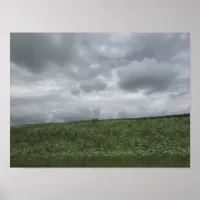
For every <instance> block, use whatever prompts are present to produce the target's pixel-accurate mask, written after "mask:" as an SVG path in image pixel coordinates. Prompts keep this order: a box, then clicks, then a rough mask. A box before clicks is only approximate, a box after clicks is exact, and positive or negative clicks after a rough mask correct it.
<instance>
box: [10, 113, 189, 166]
mask: <svg viewBox="0 0 200 200" xmlns="http://www.w3.org/2000/svg"><path fill="white" fill-rule="evenodd" d="M10 136H11V138H10V144H11V149H10V166H11V167H190V116H189V115H182V116H167V117H157V118H141V119H126V120H123V119H116V120H98V119H93V120H91V121H82V122H71V123H51V124H35V125H25V126H18V127H17V126H15V127H11V135H10Z"/></svg>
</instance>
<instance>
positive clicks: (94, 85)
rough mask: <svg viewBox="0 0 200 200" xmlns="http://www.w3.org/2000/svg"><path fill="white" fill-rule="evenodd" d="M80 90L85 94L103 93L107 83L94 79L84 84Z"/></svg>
mask: <svg viewBox="0 0 200 200" xmlns="http://www.w3.org/2000/svg"><path fill="white" fill-rule="evenodd" d="M80 88H81V89H82V90H83V91H84V92H92V91H101V90H105V88H106V83H105V82H104V81H102V80H101V79H99V78H95V79H92V80H91V81H87V82H83V83H82V84H81V85H80Z"/></svg>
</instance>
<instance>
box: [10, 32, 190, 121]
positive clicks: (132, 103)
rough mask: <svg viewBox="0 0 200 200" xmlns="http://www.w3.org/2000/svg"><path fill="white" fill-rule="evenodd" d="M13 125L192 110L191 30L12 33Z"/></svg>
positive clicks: (11, 102)
mask: <svg viewBox="0 0 200 200" xmlns="http://www.w3.org/2000/svg"><path fill="white" fill-rule="evenodd" d="M10 42H11V45H10V47H11V48H10V62H11V63H10V75H11V99H10V105H11V125H19V124H30V123H44V122H64V121H76V120H85V119H92V118H101V119H107V118H118V117H142V116H156V115H165V114H170V113H172V114H174V113H175V114H176V113H182V112H189V111H190V38H189V34H187V33H141V34H139V33H138V34H137V33H127V34H125V33H124V34H122V33H113V34H111V33H109V34H106V33H105V34H100V33H99V34H98V33H60V34H59V33H57V34H54V33H48V34H47V33H43V34H42V33H11V37H10Z"/></svg>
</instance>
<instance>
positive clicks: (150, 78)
mask: <svg viewBox="0 0 200 200" xmlns="http://www.w3.org/2000/svg"><path fill="white" fill-rule="evenodd" d="M178 75H179V72H178V71H177V70H176V69H173V66H171V65H170V64H167V63H162V64H158V63H157V61H156V60H154V59H151V60H149V59H146V58H145V60H144V61H143V62H142V63H141V62H137V61H134V62H132V63H131V64H129V65H127V66H125V67H121V68H119V69H118V76H119V79H120V80H119V86H120V88H121V89H124V90H128V91H132V92H134V91H135V92H137V91H139V90H144V91H145V92H147V93H148V94H151V93H154V92H160V91H161V92H163V91H166V90H167V89H168V88H169V86H171V85H173V84H174V81H175V80H176V78H177V76H178Z"/></svg>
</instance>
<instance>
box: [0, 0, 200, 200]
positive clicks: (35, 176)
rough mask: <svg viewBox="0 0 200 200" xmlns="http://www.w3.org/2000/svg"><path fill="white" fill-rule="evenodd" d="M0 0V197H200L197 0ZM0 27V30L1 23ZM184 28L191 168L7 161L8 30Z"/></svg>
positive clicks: (126, 199)
mask: <svg viewBox="0 0 200 200" xmlns="http://www.w3.org/2000/svg"><path fill="white" fill-rule="evenodd" d="M1 4H2V5H0V23H1V26H0V27H1V33H0V44H1V45H0V50H1V51H0V52H1V54H0V58H1V59H0V61H1V65H0V66H1V73H0V87H1V89H0V91H1V92H0V112H1V115H0V128H1V130H0V199H3V200H4V199H9V200H10V199H11V200H18V199H20V200H27V199H28V200H35V199H37V200H45V199H48V200H53V199H70V200H73V199H81V200H84V199H87V200H90V199H91V200H98V199H104V200H106V199H109V200H111V199H113V200H118V199H120V200H121V199H124V200H129V199H131V200H132V199H137V200H143V199H148V200H151V199H152V200H157V199H158V200H169V199H170V200H188V199H192V200H197V199H200V189H199V186H200V172H199V169H200V162H199V160H200V159H199V158H200V154H199V153H200V145H199V141H200V140H199V139H200V133H199V129H198V122H199V118H198V113H199V112H198V111H199V109H198V106H197V104H198V102H200V96H199V95H198V91H199V86H198V85H200V83H199V74H198V71H199V70H198V69H199V65H200V63H199V52H200V50H198V47H199V46H200V44H199V35H200V31H199V29H198V27H199V26H198V22H199V21H198V19H199V8H200V6H199V4H200V2H199V1H198V0H197V1H195V0H193V1H190V0H151V1H149V0H138V1H136V0H123V1H118V0H96V1H95V0H84V1H83V0H79V1H78V0H71V1H70V0H63V1H61V0H56V1H53V0H46V1H45V0H38V1H36V0H32V1H30V0H13V1H11V0H10V1H9V0H7V1H5V2H4V3H1ZM2 29H3V30H2ZM24 31H25V32H69V31H70V32H77V31H78V32H79V31H81V32H91V31H92V32H110V31H111V32H118V31H122V32H125V31H126V32H127V31H132V32H190V33H191V63H192V64H191V97H192V99H191V105H192V106H191V168H190V169H159V168H154V169H148V168H129V169H119V168H118V169H104V168H99V169H90V168H88V169H10V168H9V161H10V158H9V156H10V154H9V153H10V152H9V146H10V144H9V125H10V124H9V121H10V120H9V118H10V111H9V109H10V100H9V98H10V97H9V90H10V84H9V82H10V81H9V80H10V74H9V71H10V67H9V66H10V59H9V50H10V49H9V37H10V35H9V32H24Z"/></svg>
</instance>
